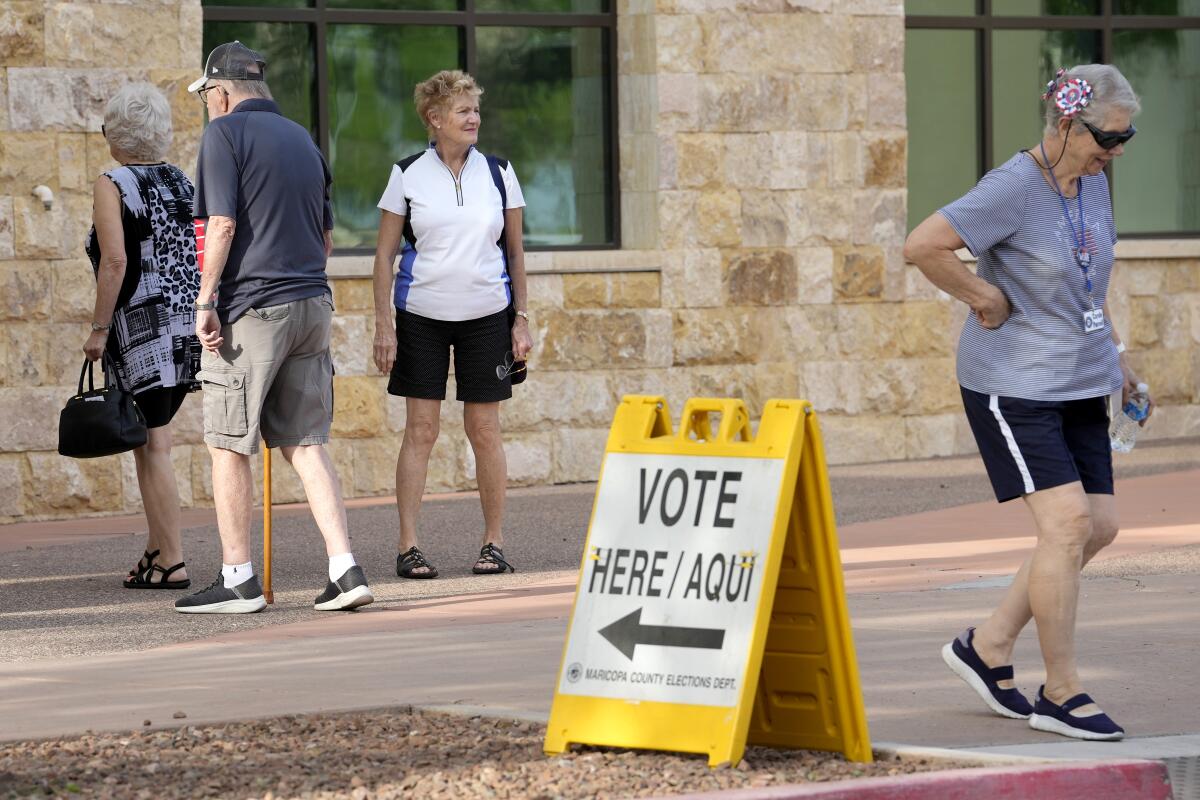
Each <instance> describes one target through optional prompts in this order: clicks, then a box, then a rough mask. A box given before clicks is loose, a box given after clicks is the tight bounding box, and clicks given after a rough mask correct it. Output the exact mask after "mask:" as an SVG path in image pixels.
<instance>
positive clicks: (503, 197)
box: [485, 156, 508, 280]
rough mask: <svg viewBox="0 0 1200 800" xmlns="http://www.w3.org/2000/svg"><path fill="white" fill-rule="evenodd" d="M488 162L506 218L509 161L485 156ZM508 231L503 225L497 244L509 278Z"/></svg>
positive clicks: (505, 274)
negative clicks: (505, 173)
mask: <svg viewBox="0 0 1200 800" xmlns="http://www.w3.org/2000/svg"><path fill="white" fill-rule="evenodd" d="M485 158H487V163H488V171H489V172H491V173H492V183H494V184H496V191H498V192H500V219H504V212H505V211H506V210H507V209H508V192H506V191H505V190H504V176H503V175H502V174H501V171H502V170H506V169H508V162H507V161H505V160H504V159H503V158H498V157H497V156H485ZM507 234H508V231H507V230H505V228H503V227H501V229H500V238H499V239H497V240H496V244H497V245H498V246H499V247H500V255H501V256H502V257H503V258H504V276H505V280H507V279H508V235H507Z"/></svg>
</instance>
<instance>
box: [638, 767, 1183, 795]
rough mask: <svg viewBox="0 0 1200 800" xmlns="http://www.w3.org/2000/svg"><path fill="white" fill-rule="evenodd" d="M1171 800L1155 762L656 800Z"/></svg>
mask: <svg viewBox="0 0 1200 800" xmlns="http://www.w3.org/2000/svg"><path fill="white" fill-rule="evenodd" d="M981 797H986V798H991V799H994V800H1171V784H1170V781H1169V779H1168V777H1167V768H1166V765H1164V764H1162V763H1161V762H1158V761H1107V762H1104V761H1093V762H1069V763H1062V762H1059V763H1057V764H1053V765H1051V764H1042V765H1036V766H1021V767H984V768H981V769H956V770H945V771H942V772H925V773H921V774H918V775H901V776H896V777H888V778H855V779H853V780H848V781H837V782H833V783H821V784H792V785H789V786H769V787H762V788H756V789H734V790H732V791H723V792H703V793H699V794H686V795H674V796H671V797H670V798H668V797H666V796H664V797H661V798H659V799H658V800H792V798H796V800H809V798H817V799H818V800H978V798H981Z"/></svg>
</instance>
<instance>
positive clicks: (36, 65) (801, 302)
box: [0, 0, 1200, 520]
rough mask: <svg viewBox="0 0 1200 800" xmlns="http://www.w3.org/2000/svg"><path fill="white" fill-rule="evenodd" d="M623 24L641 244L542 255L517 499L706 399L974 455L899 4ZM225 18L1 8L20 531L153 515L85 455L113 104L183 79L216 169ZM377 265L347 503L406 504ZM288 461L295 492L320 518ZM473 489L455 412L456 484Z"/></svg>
mask: <svg viewBox="0 0 1200 800" xmlns="http://www.w3.org/2000/svg"><path fill="white" fill-rule="evenodd" d="M617 12H618V31H619V36H618V40H619V56H620V57H619V60H618V66H617V68H618V82H619V96H620V107H619V112H620V113H619V122H620V126H619V127H620V130H619V136H620V141H619V147H620V163H619V180H620V187H621V192H620V204H621V236H622V248H623V249H622V250H620V251H593V252H558V253H533V254H530V256H529V267H530V270H531V275H530V297H531V299H530V312H531V318H532V325H533V329H534V335H535V337H536V339H537V341H538V343H539V351H538V353H537V354H536V356H535V358H534V359H533V360H532V362H531V371H530V377H529V380H528V382H527V383H526V384H525V385H524V386H521V387H518V388H517V389H516V391H515V395H514V398H513V400H512V401H510V402H508V403H506V404H505V405H504V407H503V421H504V425H505V429H506V434H505V438H506V441H507V443H508V460H509V471H510V476H511V481H512V483H513V484H514V485H520V484H544V483H558V482H569V481H588V480H594V479H595V477H596V474H597V469H598V466H599V463H600V458H601V453H602V450H603V447H604V440H605V436H606V432H607V426H608V423H609V420H610V418H611V415H612V410H613V407H614V405H615V403H616V402H617V401H618V400H619V398H620V396H621V395H622V394H626V393H653V394H663V395H666V396H667V398H668V400H669V402H670V404H671V408H672V412H673V413H674V414H675V415H678V414H679V412H680V410H681V408H682V404H683V402H684V400H686V399H687V398H688V397H691V396H699V395H717V396H734V397H742V398H745V400H746V401H747V403H748V404H749V406H750V409H751V411H752V413H754V414H757V413H758V412H759V410H760V409H761V408H762V405H763V403H764V402H765V401H766V400H767V399H769V398H771V397H785V396H791V397H804V398H808V399H809V400H811V401H812V402H813V403H814V405H815V406H816V407H817V409H818V411H819V412H820V414H821V424H822V428H823V430H824V433H825V437H826V445H827V450H828V456H829V459H830V461H831V462H832V463H848V462H862V461H879V460H887V459H904V458H920V457H930V456H942V455H952V454H959V453H968V452H972V451H973V449H974V444H973V442H972V440H971V437H970V433H969V431H968V430H967V427H966V422H965V420H964V418H963V415H962V412H961V409H960V407H959V400H958V391H957V386H956V384H955V381H954V343H955V338H956V335H957V329H958V326H959V325H960V324H961V320H962V317H963V314H964V309H963V308H962V307H961V305H959V304H957V303H955V302H951V301H950V300H949V299H948V298H946V297H945V296H942V295H940V294H939V293H938V292H937V291H936V290H935V289H933V288H932V287H931V286H930V285H929V284H928V283H927V282H926V281H925V280H924V279H923V278H922V277H921V276H920V275H919V273H917V272H916V270H915V268H912V267H906V266H905V265H904V263H903V259H902V257H901V246H902V243H903V238H904V235H905V197H906V188H905V187H906V181H907V178H906V173H905V170H906V147H907V131H906V129H907V122H906V119H905V107H904V75H903V48H904V20H903V10H902V4H901V2H900V0H847V1H846V2H833V0H619V2H618V7H617ZM200 19H201V15H200V6H199V2H198V0H184V2H176V1H175V0H130V1H129V2H123V3H101V2H96V3H91V2H46V1H43V0H12V2H7V3H3V4H0V419H3V420H4V424H3V425H0V520H14V519H39V518H53V517H70V516H75V515H82V514H99V513H112V512H117V511H134V510H137V509H138V508H139V500H138V491H137V485H136V481H135V479H134V472H133V468H132V458H131V457H129V456H124V457H122V458H119V459H118V458H113V459H100V460H97V461H94V462H73V461H69V460H67V459H62V458H60V457H59V456H57V455H56V454H55V453H54V449H55V445H56V430H55V429H56V420H57V414H58V409H59V408H60V407H61V405H62V403H63V401H64V400H65V399H66V397H67V396H68V395H69V394H70V393H71V392H72V391H73V388H74V386H73V384H74V380H75V377H76V375H77V374H78V372H77V371H78V365H79V360H80V356H79V347H80V346H81V345H82V343H83V340H84V338H85V336H86V332H87V325H86V323H87V321H88V320H89V319H90V316H91V308H92V298H93V292H94V283H93V279H92V276H91V270H90V268H89V266H88V264H87V261H86V259H85V258H83V255H82V241H83V235H84V232H85V231H86V229H87V226H88V223H89V216H90V203H91V185H92V182H93V181H94V180H95V178H96V176H97V175H98V174H99V173H100V172H101V171H102V170H103V169H105V168H107V167H108V166H110V165H111V162H109V160H108V156H107V151H106V149H105V146H104V141H103V138H102V137H101V136H100V133H99V130H100V113H101V109H102V107H103V103H104V101H105V99H106V98H107V97H108V95H109V94H110V93H111V90H112V89H113V88H114V87H116V86H118V85H120V84H121V83H122V82H124V81H127V80H133V79H148V80H151V81H152V82H154V83H156V84H158V85H159V86H162V87H163V88H164V90H166V91H167V92H168V95H169V96H170V97H171V100H172V104H173V106H174V108H175V129H176V146H175V150H174V152H173V153H172V154H171V160H172V161H174V162H175V163H177V164H179V165H180V166H181V167H183V168H184V169H185V170H187V171H188V172H189V173H190V172H191V171H192V170H193V169H194V164H195V150H196V143H197V141H198V137H199V134H200V130H201V126H202V123H203V119H202V114H201V111H200V107H199V104H198V103H197V102H196V101H195V98H190V97H187V96H186V95H185V94H184V87H185V86H186V84H187V83H188V81H189V80H190V79H191V78H192V77H193V73H194V71H195V70H196V69H198V68H199V66H200V64H201V60H202V58H203V54H202V53H201V52H200V49H201V46H200V41H201V36H200ZM135 20H136V22H135ZM952 113H953V112H952V110H947V115H948V119H949V118H951V117H952ZM951 135H953V132H951ZM515 166H516V168H517V170H518V173H520V170H521V165H520V164H517V165H515ZM38 183H44V184H46V185H47V186H50V187H51V189H53V190H54V192H55V195H56V197H57V201H56V203H55V206H54V208H53V209H52V210H50V211H46V210H45V209H43V208H42V207H41V205H40V203H39V202H38V201H37V200H36V199H35V198H33V197H32V196H31V195H30V194H29V192H30V189H32V187H33V186H34V185H36V184H38ZM948 199H949V198H948ZM1125 246H1126V245H1125V243H1123V244H1122V245H1121V247H1125ZM1121 252H1122V253H1124V257H1123V258H1122V261H1121V263H1120V264H1119V266H1118V269H1117V273H1116V276H1115V278H1114V285H1113V290H1112V293H1111V299H1110V302H1111V304H1112V306H1111V307H1112V309H1113V313H1114V315H1115V317H1116V319H1117V320H1118V321H1119V323H1120V325H1121V329H1122V333H1123V334H1124V336H1125V338H1126V341H1127V342H1128V343H1129V348H1130V352H1131V353H1132V355H1133V357H1134V359H1135V360H1136V361H1137V363H1138V365H1139V367H1140V368H1141V369H1142V370H1143V371H1144V374H1145V375H1146V377H1147V378H1148V380H1150V382H1151V384H1152V385H1153V386H1154V388H1155V390H1156V393H1157V395H1158V398H1159V400H1160V402H1162V403H1163V407H1162V408H1161V409H1160V412H1159V417H1158V418H1157V419H1156V422H1155V425H1154V426H1153V427H1152V428H1150V429H1149V430H1148V432H1147V435H1148V436H1150V437H1156V436H1184V435H1197V434H1200V258H1198V256H1200V249H1198V248H1194V247H1193V248H1187V247H1183V248H1179V247H1171V246H1168V247H1160V248H1157V249H1155V248H1143V249H1142V251H1141V252H1142V253H1143V255H1141V256H1138V255H1137V254H1136V253H1135V254H1133V255H1132V256H1131V255H1130V254H1129V252H1128V251H1127V250H1122V251H1121ZM345 263H349V262H347V261H345V260H339V264H345ZM353 263H354V264H355V265H356V266H352V267H351V268H343V267H342V266H339V265H338V264H335V265H333V268H331V272H332V273H334V274H337V275H339V276H340V277H337V278H335V279H334V280H333V289H334V295H335V302H336V305H337V315H336V319H335V329H334V341H333V351H334V359H335V363H336V365H337V378H336V416H335V423H334V436H335V438H334V441H333V443H332V445H331V451H332V453H333V457H334V459H335V461H336V462H337V465H338V468H339V470H340V474H341V477H342V482H343V484H344V486H345V489H346V493H347V495H348V496H371V495H389V494H391V492H392V491H393V484H394V469H395V457H396V453H397V450H398V447H399V443H400V437H401V435H402V431H403V429H404V402H403V400H401V399H398V398H393V397H389V396H388V395H387V394H386V379H385V378H384V377H383V376H381V375H379V374H377V372H376V371H375V369H374V367H373V365H372V364H371V356H370V349H369V348H370V341H371V336H372V331H373V312H372V308H371V286H370V280H369V278H368V277H367V275H368V273H369V270H370V267H369V260H368V261H367V262H366V265H365V266H364V265H363V262H362V261H356V262H353ZM450 383H451V385H450V387H449V396H451V397H453V393H454V385H453V377H451V381H450ZM200 415H201V404H200V402H199V398H196V397H193V398H191V399H189V401H188V402H187V403H186V404H185V405H184V407H183V410H182V411H181V412H180V415H179V417H178V418H177V424H176V440H177V441H178V442H179V445H178V446H177V448H176V452H175V456H174V461H175V468H176V472H177V475H178V477H179V483H180V489H181V493H182V496H183V500H184V502H185V503H187V504H193V505H211V503H212V492H211V485H210V480H209V463H208V455H207V452H206V450H205V448H204V446H203V444H202V441H201V433H202V431H201V428H202V425H201V419H200ZM254 463H255V469H256V470H258V469H259V468H260V466H261V462H260V461H259V460H258V459H256V460H255V461H254ZM274 463H275V465H276V467H275V487H274V489H275V497H276V499H277V500H279V501H289V500H298V499H301V497H302V492H301V490H300V486H299V483H298V481H297V480H296V477H295V475H294V474H293V473H292V472H291V470H290V468H288V467H287V466H286V465H285V464H284V463H283V461H282V459H276V460H275V462H274ZM256 474H257V473H256ZM473 476H474V464H473V463H472V461H471V456H470V447H469V446H468V445H467V442H466V439H465V436H464V434H463V430H462V413H461V409H460V408H459V406H458V404H456V403H453V402H451V403H448V404H447V406H446V409H445V415H444V422H443V426H442V439H441V440H440V441H439V443H438V445H437V447H436V448H435V451H434V455H433V459H432V461H431V463H430V480H429V488H430V490H435V491H436V490H448V489H461V488H467V487H470V486H472V482H473Z"/></svg>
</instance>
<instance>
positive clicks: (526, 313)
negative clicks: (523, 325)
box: [517, 311, 529, 322]
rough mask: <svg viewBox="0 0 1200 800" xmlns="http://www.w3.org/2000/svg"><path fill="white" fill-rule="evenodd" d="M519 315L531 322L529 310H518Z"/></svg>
mask: <svg viewBox="0 0 1200 800" xmlns="http://www.w3.org/2000/svg"><path fill="white" fill-rule="evenodd" d="M517 316H518V317H520V318H521V319H523V320H525V321H526V322H529V312H528V311H518V312H517Z"/></svg>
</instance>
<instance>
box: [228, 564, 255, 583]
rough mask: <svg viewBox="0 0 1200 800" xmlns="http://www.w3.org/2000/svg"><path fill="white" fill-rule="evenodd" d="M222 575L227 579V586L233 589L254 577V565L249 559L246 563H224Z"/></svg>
mask: <svg viewBox="0 0 1200 800" xmlns="http://www.w3.org/2000/svg"><path fill="white" fill-rule="evenodd" d="M221 577H222V578H223V579H224V580H225V588H226V589H232V588H233V587H234V586H240V585H241V584H243V583H245V582H246V581H248V580H250V579H251V578H253V577H254V565H253V564H252V563H250V562H249V561H247V562H246V563H245V564H222V565H221Z"/></svg>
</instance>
